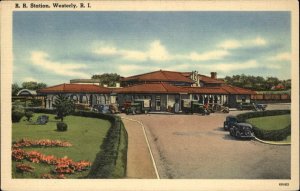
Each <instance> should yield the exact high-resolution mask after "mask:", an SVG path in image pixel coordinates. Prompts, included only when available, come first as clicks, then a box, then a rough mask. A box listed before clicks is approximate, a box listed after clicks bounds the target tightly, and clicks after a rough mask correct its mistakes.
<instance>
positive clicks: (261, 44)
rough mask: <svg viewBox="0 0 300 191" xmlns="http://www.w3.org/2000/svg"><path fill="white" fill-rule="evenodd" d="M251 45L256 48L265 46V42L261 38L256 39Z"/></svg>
mask: <svg viewBox="0 0 300 191" xmlns="http://www.w3.org/2000/svg"><path fill="white" fill-rule="evenodd" d="M252 43H253V44H254V45H257V46H265V45H266V44H267V41H266V40H265V39H263V38H261V37H256V39H254V40H252Z"/></svg>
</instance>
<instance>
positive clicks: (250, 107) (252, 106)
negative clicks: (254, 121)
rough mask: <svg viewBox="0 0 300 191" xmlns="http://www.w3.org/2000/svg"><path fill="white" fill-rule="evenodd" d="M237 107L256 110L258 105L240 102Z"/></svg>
mask: <svg viewBox="0 0 300 191" xmlns="http://www.w3.org/2000/svg"><path fill="white" fill-rule="evenodd" d="M237 108H238V109H239V110H256V109H255V108H256V106H255V104H254V103H245V102H243V103H240V104H239V105H238V106H237Z"/></svg>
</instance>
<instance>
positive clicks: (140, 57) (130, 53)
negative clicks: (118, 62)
mask: <svg viewBox="0 0 300 191" xmlns="http://www.w3.org/2000/svg"><path fill="white" fill-rule="evenodd" d="M120 55H121V56H122V57H123V59H125V60H134V61H145V60H147V58H148V56H147V54H146V53H144V52H141V51H136V50H122V51H120Z"/></svg>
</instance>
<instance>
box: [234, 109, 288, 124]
mask: <svg viewBox="0 0 300 191" xmlns="http://www.w3.org/2000/svg"><path fill="white" fill-rule="evenodd" d="M290 113H291V111H290V110H266V111H257V112H247V113H242V114H239V115H237V116H236V117H237V119H238V121H239V122H246V119H250V118H255V117H266V116H274V115H284V114H290Z"/></svg>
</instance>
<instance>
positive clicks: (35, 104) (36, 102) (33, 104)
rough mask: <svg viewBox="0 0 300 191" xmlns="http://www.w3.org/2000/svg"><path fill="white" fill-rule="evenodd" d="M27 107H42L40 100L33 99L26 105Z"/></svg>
mask: <svg viewBox="0 0 300 191" xmlns="http://www.w3.org/2000/svg"><path fill="white" fill-rule="evenodd" d="M28 106H29V107H40V106H42V100H40V99H33V100H31V102H30V103H29V104H28Z"/></svg>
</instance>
